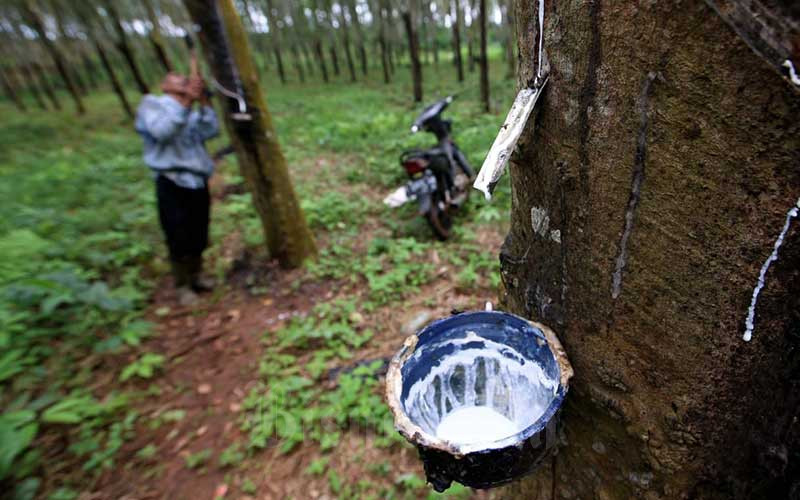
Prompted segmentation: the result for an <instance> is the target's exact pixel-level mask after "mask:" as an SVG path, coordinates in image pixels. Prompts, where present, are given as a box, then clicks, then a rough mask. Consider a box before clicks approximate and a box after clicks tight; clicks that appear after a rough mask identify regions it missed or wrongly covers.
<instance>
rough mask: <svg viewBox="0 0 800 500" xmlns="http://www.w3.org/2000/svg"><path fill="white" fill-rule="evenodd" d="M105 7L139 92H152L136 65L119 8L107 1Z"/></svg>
mask: <svg viewBox="0 0 800 500" xmlns="http://www.w3.org/2000/svg"><path fill="white" fill-rule="evenodd" d="M104 5H105V7H106V12H108V15H109V17H110V18H111V25H112V26H113V27H114V31H115V32H116V33H117V41H116V46H117V49H118V50H119V51H120V53H121V54H122V57H123V58H124V59H125V62H126V63H127V64H128V68H130V70H131V74H132V75H133V79H134V81H135V82H136V86H137V88H138V89H139V92H140V93H141V94H147V93H148V92H149V91H150V90H149V89H148V88H147V82H146V81H145V79H144V76H142V73H141V71H140V70H139V65H138V64H136V58H135V57H134V55H133V51H132V50H131V46H130V43H129V42H128V35H127V34H126V33H125V29H124V28H123V27H122V22H121V21H120V18H119V13H118V12H117V8H116V7H115V6H114V0H105V3H104Z"/></svg>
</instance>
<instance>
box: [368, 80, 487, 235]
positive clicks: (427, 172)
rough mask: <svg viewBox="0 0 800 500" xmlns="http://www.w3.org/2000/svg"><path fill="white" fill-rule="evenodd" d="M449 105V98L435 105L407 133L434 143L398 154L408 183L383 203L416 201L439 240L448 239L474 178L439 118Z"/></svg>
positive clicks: (446, 123) (448, 127) (448, 125)
mask: <svg viewBox="0 0 800 500" xmlns="http://www.w3.org/2000/svg"><path fill="white" fill-rule="evenodd" d="M452 102H453V96H448V97H446V98H444V99H442V100H440V101H438V102H435V103H434V104H431V105H430V106H428V107H427V108H425V109H424V110H423V111H422V113H421V114H420V115H419V117H417V119H416V120H415V121H414V124H413V125H412V126H411V133H417V132H420V131H424V132H429V133H431V134H433V135H434V136H435V137H436V140H437V144H436V146H434V147H431V148H428V149H411V150H407V151H404V152H403V154H402V155H400V164H401V165H402V166H403V168H404V169H405V171H406V174H407V175H408V177H409V181H408V182H407V183H406V184H405V185H404V186H401V187H399V188H397V189H396V190H395V191H394V192H392V193H391V194H390V195H389V196H387V197H386V198H385V199H384V200H383V202H384V203H385V204H386V205H388V206H390V207H399V206H401V205H404V204H405V203H407V202H409V201H413V200H416V201H417V203H418V205H419V213H420V215H423V216H424V217H425V219H426V220H427V221H428V224H429V225H430V227H431V229H432V230H433V233H434V235H436V237H437V238H439V239H440V240H446V239H447V238H449V237H450V231H451V229H452V225H453V222H452V212H453V211H454V210H455V209H458V207H460V206H462V205H463V204H464V203H465V202H466V201H467V198H468V195H469V185H470V183H471V181H472V178H473V176H474V175H473V172H472V168H471V167H470V165H469V162H468V161H467V158H466V157H465V156H464V154H463V153H462V152H461V150H460V149H458V146H457V145H456V143H455V142H454V141H453V138H452V136H451V131H452V121H451V120H444V119H442V113H443V112H444V110H445V109H447V107H448V106H449V105H450V103H452Z"/></svg>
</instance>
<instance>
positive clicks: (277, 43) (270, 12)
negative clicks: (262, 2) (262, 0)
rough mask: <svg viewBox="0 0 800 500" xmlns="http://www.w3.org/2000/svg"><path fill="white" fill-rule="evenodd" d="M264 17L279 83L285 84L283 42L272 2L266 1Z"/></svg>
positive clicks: (270, 0)
mask: <svg viewBox="0 0 800 500" xmlns="http://www.w3.org/2000/svg"><path fill="white" fill-rule="evenodd" d="M266 15H267V23H268V24H269V31H270V34H271V35H272V52H273V54H274V55H275V64H276V65H277V66H278V78H280V79H281V83H286V73H285V72H284V70H283V54H282V52H281V46H282V45H283V40H282V37H281V29H280V27H279V26H278V22H277V20H276V19H275V11H274V5H273V3H272V0H266Z"/></svg>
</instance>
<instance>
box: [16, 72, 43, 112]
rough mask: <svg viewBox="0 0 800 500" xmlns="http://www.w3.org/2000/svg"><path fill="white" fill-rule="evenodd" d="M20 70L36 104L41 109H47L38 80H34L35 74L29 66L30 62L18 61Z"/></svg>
mask: <svg viewBox="0 0 800 500" xmlns="http://www.w3.org/2000/svg"><path fill="white" fill-rule="evenodd" d="M20 70H21V72H22V76H23V78H25V82H26V86H27V87H28V89H29V90H30V92H31V95H33V98H34V100H35V101H36V105H37V106H39V108H41V109H42V110H45V111H46V110H47V104H45V102H44V98H43V97H42V92H41V89H40V88H39V82H38V81H37V80H36V75H35V74H34V73H33V69H32V68H31V65H30V63H27V62H23V63H20Z"/></svg>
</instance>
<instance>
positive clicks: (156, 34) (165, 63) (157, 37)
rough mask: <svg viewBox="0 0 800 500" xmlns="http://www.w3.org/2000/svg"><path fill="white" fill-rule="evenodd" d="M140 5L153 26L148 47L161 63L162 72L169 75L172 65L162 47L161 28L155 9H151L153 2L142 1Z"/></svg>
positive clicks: (151, 0) (165, 50)
mask: <svg viewBox="0 0 800 500" xmlns="http://www.w3.org/2000/svg"><path fill="white" fill-rule="evenodd" d="M142 3H143V4H144V8H145V11H147V17H148V19H149V20H150V24H152V25H153V27H152V28H151V29H150V33H149V35H148V37H149V38H150V45H152V46H153V52H155V54H156V60H158V62H159V63H161V67H163V68H164V71H166V72H167V73H169V72H171V71H172V63H171V62H170V60H169V56H168V55H167V49H166V48H165V47H164V38H163V37H162V36H161V26H160V24H159V20H158V14H157V13H156V9H155V8H154V7H153V0H142Z"/></svg>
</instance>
